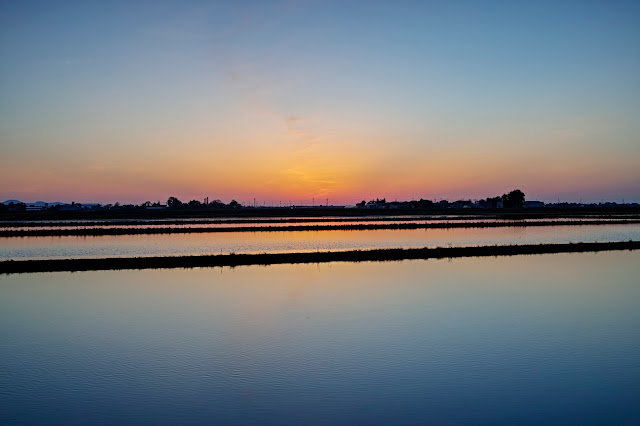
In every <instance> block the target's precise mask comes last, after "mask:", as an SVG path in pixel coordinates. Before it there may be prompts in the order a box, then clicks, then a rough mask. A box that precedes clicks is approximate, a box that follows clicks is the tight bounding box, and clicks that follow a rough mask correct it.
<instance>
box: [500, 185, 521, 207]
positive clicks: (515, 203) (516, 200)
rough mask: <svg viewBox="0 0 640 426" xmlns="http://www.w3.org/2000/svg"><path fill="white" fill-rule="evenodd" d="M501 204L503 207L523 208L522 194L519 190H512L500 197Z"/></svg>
mask: <svg viewBox="0 0 640 426" xmlns="http://www.w3.org/2000/svg"><path fill="white" fill-rule="evenodd" d="M502 202H503V203H504V207H506V208H509V207H516V208H517V207H523V206H524V192H522V191H520V190H519V189H514V190H513V191H511V192H510V193H508V194H504V195H503V196H502Z"/></svg>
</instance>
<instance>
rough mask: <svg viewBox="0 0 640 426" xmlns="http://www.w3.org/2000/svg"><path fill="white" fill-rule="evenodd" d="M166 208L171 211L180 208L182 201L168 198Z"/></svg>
mask: <svg viewBox="0 0 640 426" xmlns="http://www.w3.org/2000/svg"><path fill="white" fill-rule="evenodd" d="M167 206H169V208H171V209H177V208H178V207H180V206H182V201H180V200H178V199H177V198H176V197H169V199H168V200H167Z"/></svg>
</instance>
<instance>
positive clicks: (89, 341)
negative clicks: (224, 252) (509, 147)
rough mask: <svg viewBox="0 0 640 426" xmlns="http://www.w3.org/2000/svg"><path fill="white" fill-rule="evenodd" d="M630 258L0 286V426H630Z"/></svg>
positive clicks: (633, 313)
mask: <svg viewBox="0 0 640 426" xmlns="http://www.w3.org/2000/svg"><path fill="white" fill-rule="evenodd" d="M639 276H640V252H608V253H598V254H591V253H587V254H559V255H557V254H556V255H538V256H516V257H502V258H481V259H474V258H470V259H457V260H453V261H446V260H440V261H434V260H429V261H403V262H381V263H361V264H354V263H351V264H349V263H345V264H323V265H295V266H292V265H278V266H269V267H241V268H236V269H229V268H224V269H221V268H214V269H192V270H146V271H106V272H83V273H48V274H24V275H9V276H6V275H5V276H0V407H1V408H0V423H2V424H7V423H9V424H13V423H16V424H18V423H26V424H37V423H41V424H43V423H46V424H100V423H102V424H104V423H111V424H113V423H122V424H130V423H134V424H140V423H148V424H197V423H200V424H403V423H404V424H406V423H411V424H478V423H487V424H638V423H640V361H639V360H640V309H638V301H640V280H639V279H638V277H639Z"/></svg>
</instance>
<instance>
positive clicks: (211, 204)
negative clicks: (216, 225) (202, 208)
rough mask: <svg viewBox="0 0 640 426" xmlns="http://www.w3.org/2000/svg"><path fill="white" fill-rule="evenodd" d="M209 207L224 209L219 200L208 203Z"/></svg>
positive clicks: (224, 205)
mask: <svg viewBox="0 0 640 426" xmlns="http://www.w3.org/2000/svg"><path fill="white" fill-rule="evenodd" d="M209 207H211V208H213V209H221V208H223V207H226V204H225V203H223V202H222V201H220V200H217V199H216V200H213V201H211V202H210V203H209Z"/></svg>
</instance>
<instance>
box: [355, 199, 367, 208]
mask: <svg viewBox="0 0 640 426" xmlns="http://www.w3.org/2000/svg"><path fill="white" fill-rule="evenodd" d="M366 204H367V202H366V201H365V200H362V201H360V202H359V203H358V204H356V206H357V207H358V208H360V209H363V208H364V206H365V205H366Z"/></svg>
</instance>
